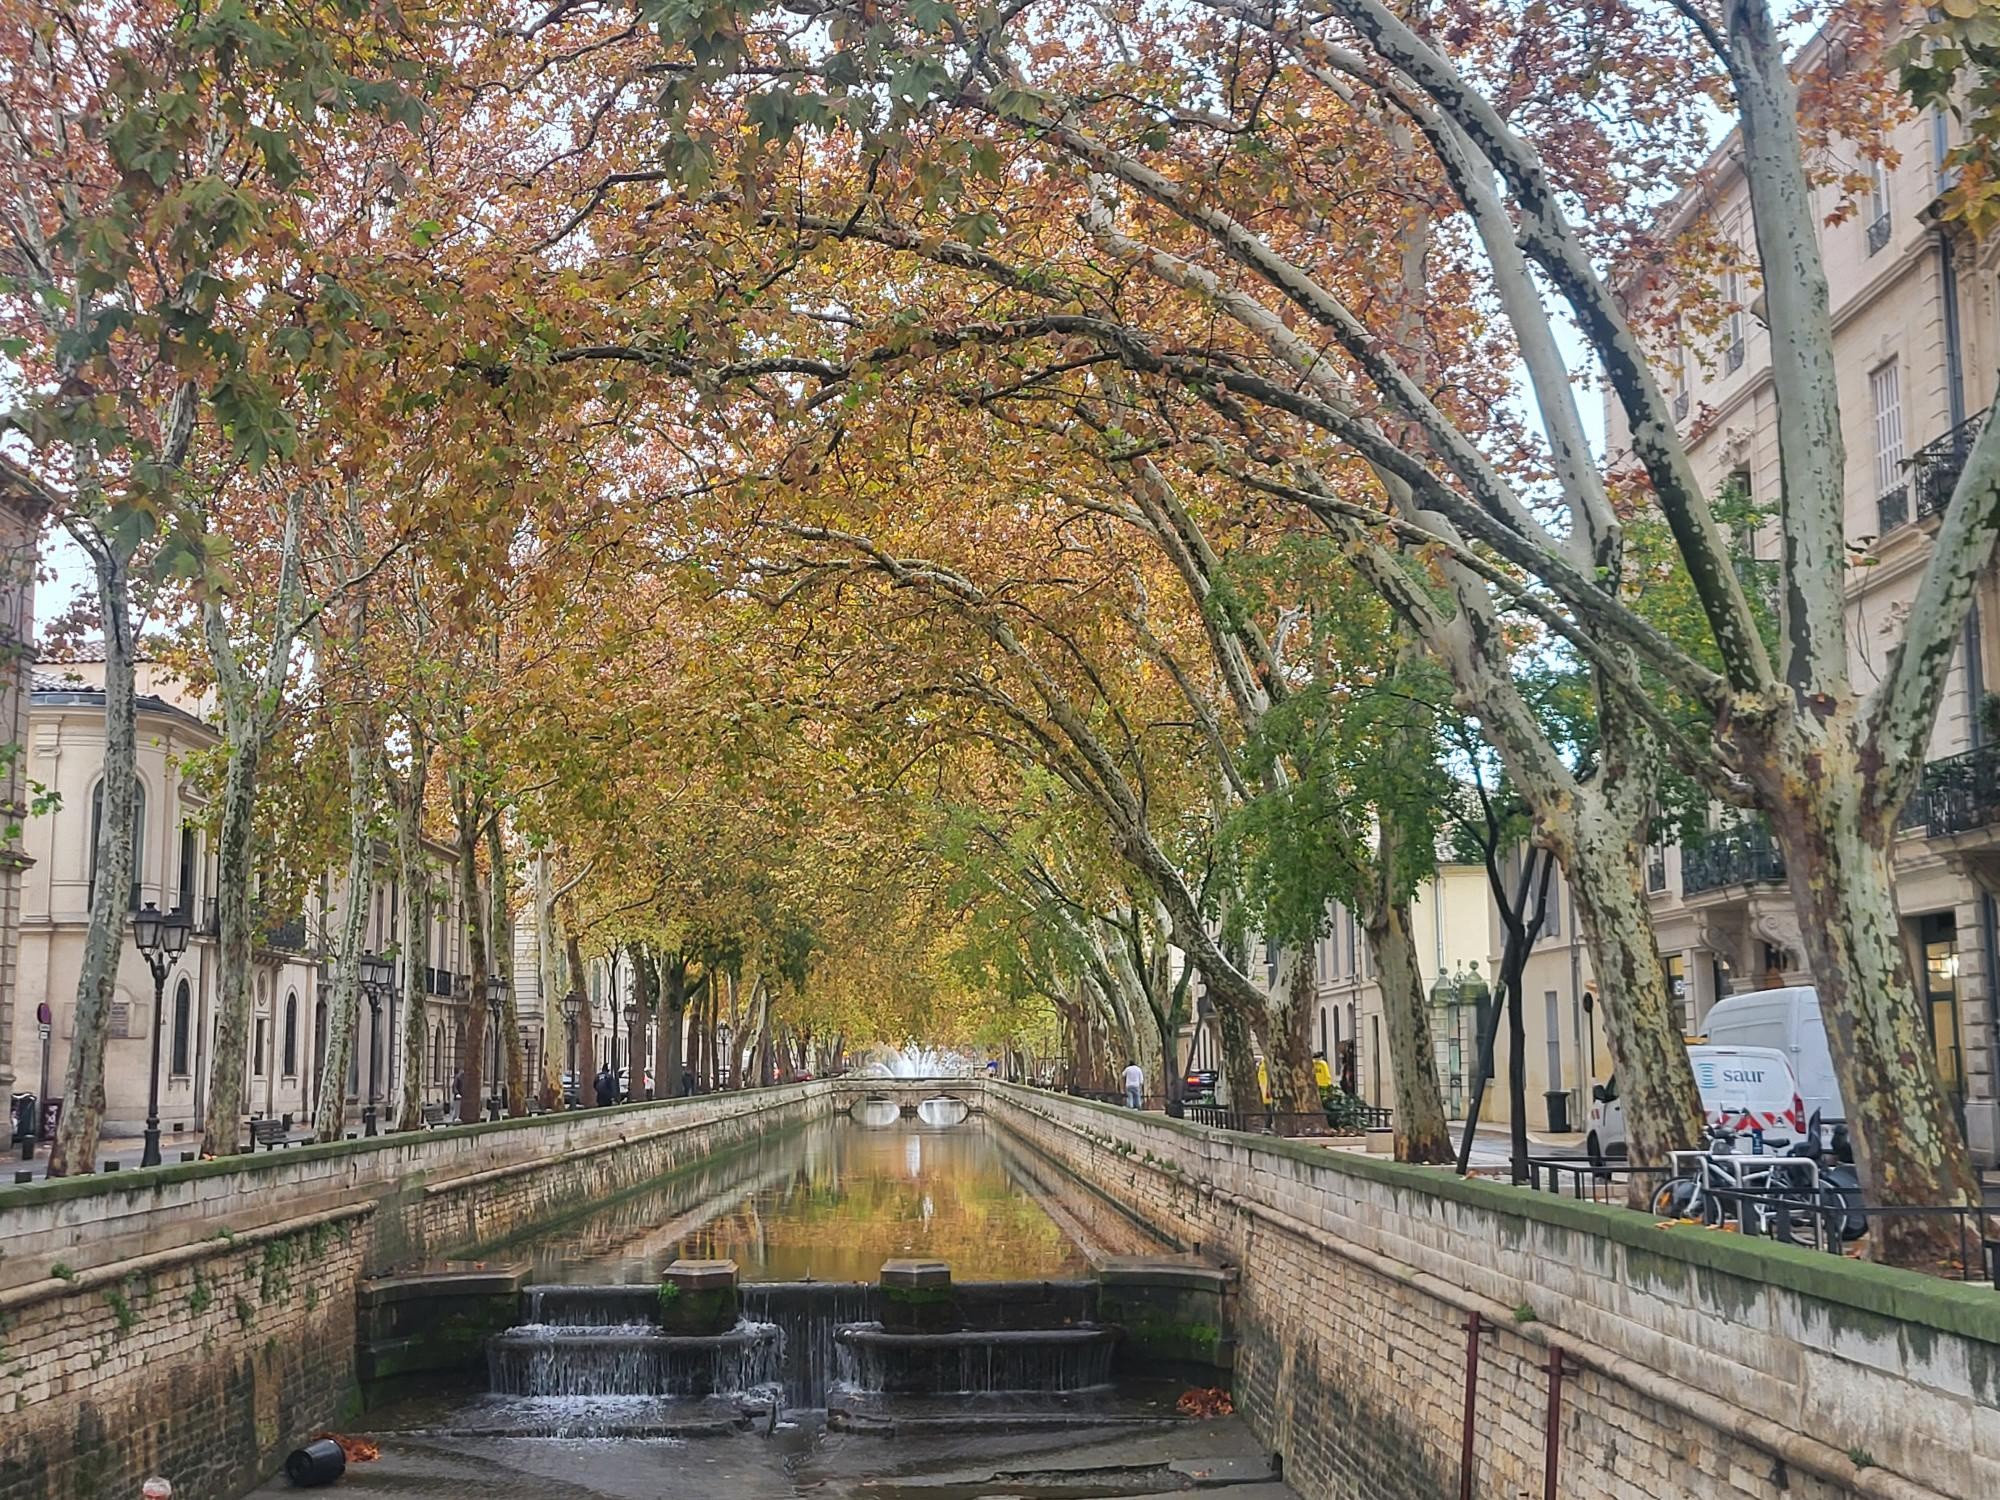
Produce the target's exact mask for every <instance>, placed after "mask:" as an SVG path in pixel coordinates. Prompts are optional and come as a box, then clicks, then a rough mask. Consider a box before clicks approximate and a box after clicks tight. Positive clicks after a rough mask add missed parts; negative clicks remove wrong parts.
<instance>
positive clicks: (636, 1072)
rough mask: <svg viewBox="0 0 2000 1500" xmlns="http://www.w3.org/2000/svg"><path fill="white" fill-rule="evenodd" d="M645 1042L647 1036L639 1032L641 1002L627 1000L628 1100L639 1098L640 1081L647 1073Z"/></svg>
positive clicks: (626, 1094) (626, 1068)
mask: <svg viewBox="0 0 2000 1500" xmlns="http://www.w3.org/2000/svg"><path fill="white" fill-rule="evenodd" d="M645 1040H646V1038H645V1034H644V1033H643V1032H641V1031H640V1030H639V1002H638V1001H637V1000H627V1001H626V1002H625V1073H626V1077H627V1078H628V1080H629V1081H628V1082H627V1083H626V1085H625V1097H626V1098H627V1099H636V1098H638V1097H639V1080H640V1078H641V1077H642V1076H643V1075H644V1073H645V1071H646V1064H645V1056H646V1049H645V1046H644V1042H645Z"/></svg>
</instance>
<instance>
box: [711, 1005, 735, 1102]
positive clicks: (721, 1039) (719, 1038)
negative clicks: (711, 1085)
mask: <svg viewBox="0 0 2000 1500" xmlns="http://www.w3.org/2000/svg"><path fill="white" fill-rule="evenodd" d="M735 1039H736V1034H735V1033H734V1032H733V1031H731V1030H730V1029H729V1023H728V1022H727V1021H722V1022H718V1023H717V1025H716V1028H715V1086H716V1088H718V1089H723V1088H727V1087H728V1086H729V1075H730V1074H731V1073H734V1072H735V1071H736V1051H735V1049H734V1048H733V1047H731V1046H730V1043H731V1042H733V1041H734V1040H735ZM724 1058H728V1059H729V1061H728V1062H726V1063H725V1062H724V1061H723V1059H724Z"/></svg>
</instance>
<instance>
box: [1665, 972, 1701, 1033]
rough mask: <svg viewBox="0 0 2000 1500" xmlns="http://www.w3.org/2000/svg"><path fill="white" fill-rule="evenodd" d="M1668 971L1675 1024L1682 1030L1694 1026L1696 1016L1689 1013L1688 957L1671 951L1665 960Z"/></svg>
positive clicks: (1688, 1029)
mask: <svg viewBox="0 0 2000 1500" xmlns="http://www.w3.org/2000/svg"><path fill="white" fill-rule="evenodd" d="M1664 962H1665V965H1666V971H1667V999H1668V1000H1669V1001H1670V1002H1671V1003H1672V1005H1673V1007H1674V1024H1675V1025H1677V1026H1679V1027H1680V1029H1681V1030H1682V1031H1691V1030H1693V1028H1694V1017H1693V1016H1691V1015H1689V1014H1688V981H1687V958H1686V957H1685V956H1684V955H1683V954H1679V953H1669V954H1668V955H1667V956H1666V958H1665V960H1664Z"/></svg>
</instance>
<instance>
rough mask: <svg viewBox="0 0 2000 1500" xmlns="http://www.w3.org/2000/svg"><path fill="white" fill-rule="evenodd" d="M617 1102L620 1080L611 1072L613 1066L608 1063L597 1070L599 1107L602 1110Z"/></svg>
mask: <svg viewBox="0 0 2000 1500" xmlns="http://www.w3.org/2000/svg"><path fill="white" fill-rule="evenodd" d="M617 1102H618V1078H617V1075H616V1074H614V1073H613V1072H612V1071H611V1064H610V1063H606V1064H605V1065H604V1066H603V1067H601V1068H599V1069H598V1070H597V1107H598V1108H599V1109H602V1108H604V1107H605V1106H606V1105H608V1104H616V1103H617Z"/></svg>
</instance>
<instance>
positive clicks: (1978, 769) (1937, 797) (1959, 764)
mask: <svg viewBox="0 0 2000 1500" xmlns="http://www.w3.org/2000/svg"><path fill="white" fill-rule="evenodd" d="M1910 800H1911V802H1912V803H1913V804H1916V803H1921V804H1922V805H1923V809H1924V814H1925V823H1926V825H1927V826H1928V828H1929V830H1930V836H1931V837H1932V838H1934V839H1936V838H1948V837H1950V836H1951V835H1952V834H1955V833H1967V832H1970V831H1971V830H1972V829H1975V828H1986V827H1989V826H1991V825H1993V824H1995V823H2000V745H1982V746H1980V748H1979V749H1977V750H1968V751H1966V752H1965V753H1964V754H1963V755H1952V756H1947V757H1946V758H1945V759H1943V760H1934V761H1932V762H1931V763H1930V764H1929V765H1927V766H1925V767H1924V779H1923V784H1922V786H1921V788H1920V789H1919V790H1918V792H1917V795H1916V796H1915V797H1913V798H1911V799H1910Z"/></svg>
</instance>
